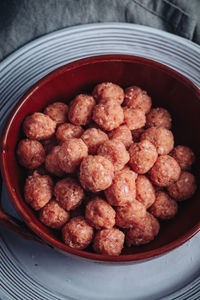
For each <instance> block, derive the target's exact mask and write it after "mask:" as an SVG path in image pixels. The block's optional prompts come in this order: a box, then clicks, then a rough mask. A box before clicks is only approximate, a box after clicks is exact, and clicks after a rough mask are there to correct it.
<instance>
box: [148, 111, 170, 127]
mask: <svg viewBox="0 0 200 300" xmlns="http://www.w3.org/2000/svg"><path fill="white" fill-rule="evenodd" d="M146 118H147V122H146V126H147V127H164V128H167V129H170V128H171V126H172V119H171V116H170V113H169V112H168V111H167V110H166V109H164V108H162V107H157V108H152V110H151V111H150V112H149V113H148V114H147V116H146Z"/></svg>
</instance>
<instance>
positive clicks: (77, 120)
mask: <svg viewBox="0 0 200 300" xmlns="http://www.w3.org/2000/svg"><path fill="white" fill-rule="evenodd" d="M95 104H96V102H95V100H94V98H93V97H92V96H89V95H85V94H80V95H78V96H76V98H75V99H74V100H73V101H72V102H71V104H70V106H69V111H68V119H69V121H70V122H71V123H72V124H74V125H86V124H88V123H89V122H90V120H91V118H92V111H93V108H94V106H95Z"/></svg>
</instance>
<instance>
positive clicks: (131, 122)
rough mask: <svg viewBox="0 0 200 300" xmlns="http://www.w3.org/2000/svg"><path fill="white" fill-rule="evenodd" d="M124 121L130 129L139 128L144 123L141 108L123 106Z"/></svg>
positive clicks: (144, 118) (144, 119)
mask: <svg viewBox="0 0 200 300" xmlns="http://www.w3.org/2000/svg"><path fill="white" fill-rule="evenodd" d="M123 111H124V123H125V124H126V126H127V127H128V128H129V129H130V130H134V129H138V128H141V127H143V126H144V125H145V123H146V117H145V114H144V112H143V111H142V110H141V109H137V108H132V107H123Z"/></svg>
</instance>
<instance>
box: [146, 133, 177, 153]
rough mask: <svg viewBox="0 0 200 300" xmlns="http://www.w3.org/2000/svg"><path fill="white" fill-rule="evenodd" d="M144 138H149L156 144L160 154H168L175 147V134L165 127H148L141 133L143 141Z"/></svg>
mask: <svg viewBox="0 0 200 300" xmlns="http://www.w3.org/2000/svg"><path fill="white" fill-rule="evenodd" d="M142 140H149V141H150V142H151V143H152V144H154V146H155V147H156V150H157V152H158V154H160V155H164V154H168V153H169V152H171V151H172V149H173V147H174V136H173V134H172V132H171V131H170V130H168V129H166V128H163V127H158V128H156V127H151V128H148V129H146V130H145V131H144V133H143V134H142V135H141V141H142Z"/></svg>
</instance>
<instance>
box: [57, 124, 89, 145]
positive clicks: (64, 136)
mask: <svg viewBox="0 0 200 300" xmlns="http://www.w3.org/2000/svg"><path fill="white" fill-rule="evenodd" d="M83 132H84V130H83V128H82V127H81V126H76V125H73V124H70V123H64V124H61V125H60V126H59V127H58V129H57V131H56V138H57V140H58V141H59V142H60V143H63V142H65V141H68V140H70V139H72V138H80V137H81V135H82V134H83Z"/></svg>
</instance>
